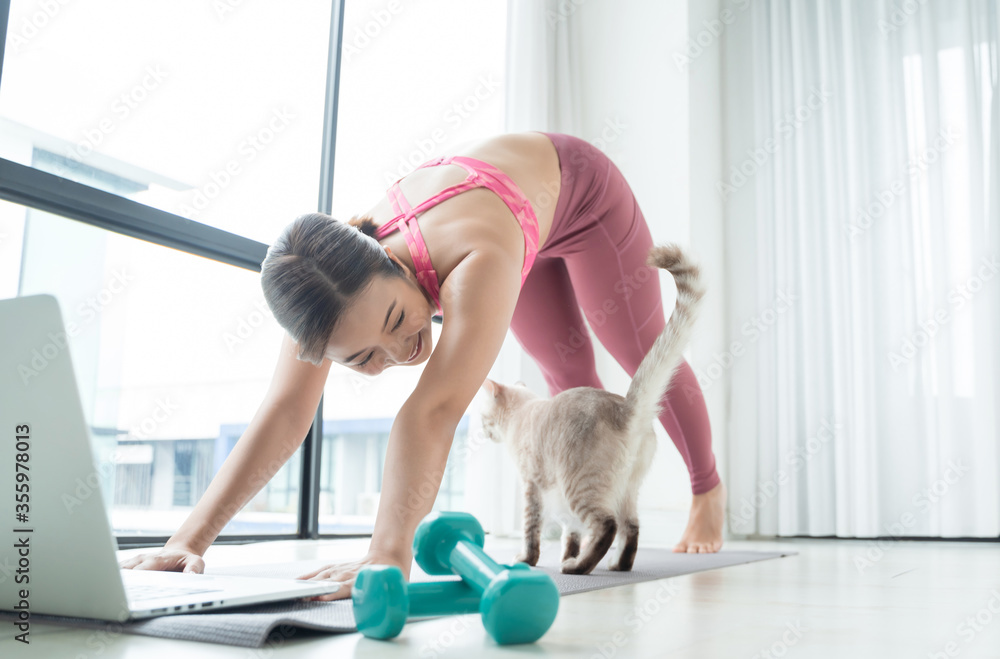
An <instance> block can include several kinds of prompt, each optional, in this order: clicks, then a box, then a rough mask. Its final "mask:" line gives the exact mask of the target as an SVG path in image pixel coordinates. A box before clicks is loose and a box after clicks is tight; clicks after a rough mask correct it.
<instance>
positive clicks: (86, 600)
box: [0, 295, 337, 621]
mask: <svg viewBox="0 0 1000 659" xmlns="http://www.w3.org/2000/svg"><path fill="white" fill-rule="evenodd" d="M99 474H100V472H99V471H98V470H97V468H96V466H95V463H94V458H93V453H92V451H91V446H90V436H89V433H88V430H87V426H86V421H85V419H84V415H83V407H82V405H81V403H80V395H79V392H78V390H77V383H76V378H75V376H74V371H73V364H72V360H71V359H70V354H69V347H68V344H67V342H66V332H65V329H64V326H63V321H62V315H61V314H60V310H59V304H58V302H57V301H56V299H55V298H54V297H53V296H51V295H31V296H26V297H19V298H13V299H7V300H0V610H5V611H23V610H25V609H26V610H28V611H29V612H30V613H42V614H50V615H63V616H75V617H84V618H96V619H100V620H114V621H124V620H129V619H139V618H149V617H153V616H160V615H169V614H177V613H188V612H192V611H202V610H205V609H213V610H214V609H218V608H225V607H232V606H239V605H244V604H254V603H259V602H272V601H278V600H287V599H295V598H300V597H310V596H314V595H322V594H325V593H331V592H334V591H336V589H337V586H336V584H334V583H332V582H328V581H307V580H298V579H269V578H252V577H233V576H212V575H204V574H192V573H178V572H154V571H149V570H123V569H121V568H119V567H118V559H117V556H116V554H115V549H116V542H115V539H114V536H113V535H112V532H111V526H110V523H109V520H108V515H107V512H106V509H105V507H104V502H103V499H102V495H101V488H100V484H99V482H98V481H96V478H97V475H99ZM88 483H90V484H95V483H96V487H93V486H92V485H87V484H88ZM81 484H83V487H82V489H81ZM83 492H89V496H82V495H81V493H83Z"/></svg>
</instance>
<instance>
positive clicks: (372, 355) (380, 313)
mask: <svg viewBox="0 0 1000 659" xmlns="http://www.w3.org/2000/svg"><path fill="white" fill-rule="evenodd" d="M392 258H393V260H397V259H396V258H395V257H392ZM397 262H399V261H398V260H397ZM399 263H400V264H401V265H402V263H401V262H399ZM404 267H405V266H404ZM433 311H434V310H433V308H432V306H431V303H430V301H429V300H428V299H427V297H426V296H425V295H424V292H423V289H422V288H420V285H419V284H418V283H417V281H416V278H414V277H413V275H412V274H411V273H409V272H407V276H406V277H405V278H404V277H383V276H376V277H375V278H373V279H372V281H371V283H370V284H369V285H368V287H367V288H365V289H363V290H362V291H360V292H359V293H358V294H357V295H356V296H355V298H354V301H353V302H352V303H351V304H350V305H349V306H348V307H347V308H346V309H345V310H344V315H343V316H342V317H341V319H340V323H339V324H338V325H337V329H336V331H335V332H334V334H333V337H332V338H331V340H330V343H328V344H327V348H326V355H325V356H326V357H327V358H328V359H331V360H333V361H334V362H336V363H338V364H344V365H345V366H348V367H350V368H353V369H354V370H356V371H358V372H360V373H364V374H366V375H378V374H379V373H381V372H382V371H383V370H385V369H386V368H388V367H390V366H397V365H400V364H403V365H406V366H415V365H417V364H420V363H422V362H424V361H426V360H427V358H428V356H430V354H431V347H432V346H431V315H432V314H433Z"/></svg>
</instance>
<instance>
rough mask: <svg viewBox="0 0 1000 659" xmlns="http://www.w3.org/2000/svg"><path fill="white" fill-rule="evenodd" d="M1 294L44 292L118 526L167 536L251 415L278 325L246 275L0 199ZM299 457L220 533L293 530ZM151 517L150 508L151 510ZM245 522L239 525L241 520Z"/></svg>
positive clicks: (272, 353) (268, 368)
mask: <svg viewBox="0 0 1000 659" xmlns="http://www.w3.org/2000/svg"><path fill="white" fill-rule="evenodd" d="M0 234H2V235H4V242H3V243H0V250H2V252H0V254H2V257H3V263H4V269H5V271H6V272H4V276H3V279H2V281H3V288H4V290H3V291H2V293H3V294H4V297H9V296H11V295H32V294H36V293H50V294H52V295H55V296H56V298H57V299H58V300H59V303H60V307H61V308H62V313H63V319H64V321H65V322H66V323H67V326H68V325H69V323H73V324H74V326H75V328H76V332H75V333H69V343H70V355H71V356H72V359H73V366H74V369H75V372H76V376H77V383H78V387H79V389H80V396H81V399H82V403H83V409H84V415H85V417H86V419H87V422H88V426H89V428H90V431H91V439H92V443H93V446H94V448H95V453H96V455H97V459H98V460H100V461H101V462H104V463H110V464H113V465H114V468H113V469H99V470H98V473H101V474H105V475H106V479H105V482H104V487H103V492H104V496H105V502H106V503H108V504H110V505H111V506H112V524H113V527H114V529H115V531H116V532H117V533H120V534H124V535H130V536H137V535H147V534H152V535H169V534H170V533H172V532H173V531H174V530H176V528H177V527H178V526H179V525H180V523H181V522H182V521H183V520H184V518H185V517H186V516H187V514H188V513H189V512H190V510H191V508H192V507H193V505H194V504H195V503H197V501H198V499H199V498H200V496H201V494H202V493H203V492H204V490H205V488H206V487H207V485H208V482H209V481H210V480H211V477H212V476H213V475H214V473H215V471H216V470H217V469H218V467H219V466H220V465H221V461H222V459H224V458H225V457H226V455H228V453H229V450H230V449H231V448H232V444H233V443H235V438H233V437H232V434H231V433H230V432H228V429H229V428H230V427H231V426H232V425H233V424H235V423H244V425H245V422H246V420H248V419H250V418H251V417H252V416H253V414H254V412H255V411H256V408H257V405H258V404H259V403H260V401H261V399H262V398H263V396H264V392H265V391H266V389H267V386H268V383H269V380H270V375H271V372H272V371H273V369H274V363H275V359H276V357H277V349H278V346H279V345H280V342H281V336H282V333H281V328H279V327H278V326H277V324H276V323H275V322H274V320H273V319H272V318H271V316H270V314H269V313H267V306H266V304H265V303H264V300H263V296H262V294H261V291H260V284H259V283H258V276H257V275H256V273H253V272H251V271H249V270H244V269H241V268H234V267H232V266H228V265H224V264H220V263H216V262H213V261H210V260H207V259H203V258H200V257H196V256H191V255H190V254H185V253H183V252H180V251H177V250H173V249H168V248H164V247H161V246H159V245H153V244H151V243H148V242H145V241H141V240H136V239H134V238H130V237H127V236H122V235H120V234H116V233H113V232H109V231H105V230H103V229H98V228H96V227H92V226H88V225H86V224H84V223H81V222H76V221H73V220H67V219H64V218H61V217H57V216H54V215H50V214H48V213H44V212H41V211H37V210H33V209H26V208H24V207H22V206H18V205H15V204H10V203H6V202H0ZM300 470H301V465H300V461H299V459H298V457H297V456H293V458H292V459H291V460H289V462H288V463H287V464H286V465H285V466H284V467H283V468H282V470H281V471H280V472H279V473H278V474H277V475H276V476H275V478H274V479H272V480H271V482H269V483H268V484H267V485H266V486H265V488H264V489H263V490H262V491H261V493H260V494H259V495H258V496H257V497H256V498H255V499H254V500H253V501H251V502H250V503H249V504H248V505H247V507H246V508H244V510H243V511H241V512H240V513H239V514H238V515H237V516H236V519H235V520H234V521H233V523H232V524H231V525H230V527H229V528H227V529H225V531H224V532H225V533H234V532H238V533H267V532H275V533H294V532H295V531H296V527H297V519H296V513H297V509H298V488H299V473H300ZM150 512H153V513H155V514H150ZM237 527H238V530H235V529H237Z"/></svg>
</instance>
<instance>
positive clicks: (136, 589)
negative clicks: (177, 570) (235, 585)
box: [125, 584, 222, 602]
mask: <svg viewBox="0 0 1000 659" xmlns="http://www.w3.org/2000/svg"><path fill="white" fill-rule="evenodd" d="M125 592H126V594H127V595H128V598H129V600H131V601H133V602H141V601H143V600H151V599H159V598H161V597H176V596H183V595H197V594H199V593H219V592H222V589H221V588H185V587H181V586H167V587H164V586H150V585H146V584H137V585H133V586H127V587H126V588H125Z"/></svg>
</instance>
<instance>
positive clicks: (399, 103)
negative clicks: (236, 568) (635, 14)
mask: <svg viewBox="0 0 1000 659" xmlns="http://www.w3.org/2000/svg"><path fill="white" fill-rule="evenodd" d="M506 12H507V3H506V1H505V0H481V1H478V2H474V3H473V2H466V1H465V0H440V1H437V2H434V3H422V4H416V5H413V4H408V3H403V2H400V3H386V2H385V1H384V0H352V1H350V2H348V3H347V5H346V8H345V14H344V37H343V48H342V61H341V69H340V103H339V108H338V122H337V127H338V129H337V152H336V163H337V166H336V171H335V174H336V175H335V177H334V187H333V215H334V217H338V218H341V219H347V218H349V217H351V216H352V215H355V214H359V213H362V212H364V211H367V210H368V209H369V208H371V207H372V206H374V205H375V204H376V203H377V202H378V201H379V199H381V197H382V196H383V195H384V194H385V192H386V189H387V188H388V187H389V186H390V185H391V184H392V183H393V182H394V181H396V180H397V179H399V178H401V177H402V176H404V175H406V174H407V173H409V172H410V171H412V170H413V169H414V168H415V167H416V166H417V165H419V164H420V163H422V162H424V161H425V160H430V159H431V158H434V157H437V156H441V155H445V154H447V153H449V152H450V150H452V149H454V148H456V147H458V146H459V145H461V144H462V143H463V142H468V141H472V140H475V139H481V138H483V137H488V136H491V135H494V134H497V133H502V132H503V130H504V115H503V107H504V86H503V81H504V53H505V47H506V46H505V39H506ZM413 201H414V203H415V202H416V201H417V200H413ZM432 331H433V332H434V341H435V344H436V343H437V340H438V337H439V336H440V327H439V326H438V325H434V326H433V328H432ZM422 371H423V365H421V366H415V367H410V368H392V369H388V370H386V371H385V372H384V373H382V374H381V375H379V376H378V377H377V378H366V377H363V376H361V375H358V374H356V373H354V372H353V371H350V370H347V369H341V368H338V367H334V369H332V370H331V372H330V378H329V380H328V381H327V386H326V391H325V395H324V407H323V412H324V424H323V428H324V444H323V472H322V474H321V487H320V500H319V514H320V530H321V531H324V532H332V531H337V530H338V529H339V527H340V525H342V524H344V525H351V526H352V528H355V529H367V530H370V529H371V527H372V525H373V524H374V521H375V510H376V508H377V505H378V492H379V490H380V486H381V481H380V478H379V475H380V474H381V473H382V460H383V459H384V456H385V442H386V440H387V439H388V434H389V428H390V426H391V422H392V419H393V417H395V415H396V413H397V412H398V411H399V408H400V407H402V405H403V403H404V402H405V401H406V398H407V396H408V395H409V393H410V392H411V391H413V388H414V387H415V386H416V383H417V380H418V379H419V378H420V374H421V372H422ZM468 424H469V419H468V415H466V417H465V418H464V419H463V421H462V424H461V425H460V426H459V430H458V432H457V433H456V437H455V442H454V444H453V445H452V453H451V457H450V459H449V461H448V468H447V469H446V471H445V474H444V479H443V482H442V485H441V490H440V491H439V495H438V500H437V502H436V504H435V508H442V507H446V508H451V509H456V508H461V507H462V505H463V503H464V498H463V492H464V486H465V465H464V458H465V456H466V455H468V451H465V450H463V448H464V447H465V446H466V442H467V441H468V439H469V438H468Z"/></svg>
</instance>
